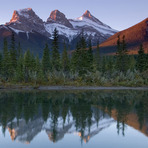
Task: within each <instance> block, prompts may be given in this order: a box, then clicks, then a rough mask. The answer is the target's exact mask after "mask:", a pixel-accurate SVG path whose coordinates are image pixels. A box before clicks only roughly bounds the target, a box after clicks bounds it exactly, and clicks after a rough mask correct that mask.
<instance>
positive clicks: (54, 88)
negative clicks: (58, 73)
mask: <svg viewBox="0 0 148 148" xmlns="http://www.w3.org/2000/svg"><path fill="white" fill-rule="evenodd" d="M0 90H39V91H43V90H148V86H139V87H126V86H25V85H10V86H0Z"/></svg>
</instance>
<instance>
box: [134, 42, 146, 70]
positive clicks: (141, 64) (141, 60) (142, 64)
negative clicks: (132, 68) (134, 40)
mask: <svg viewBox="0 0 148 148" xmlns="http://www.w3.org/2000/svg"><path fill="white" fill-rule="evenodd" d="M136 65H137V69H138V70H139V71H140V72H142V71H144V70H145V69H146V55H145V53H144V49H143V45H142V44H141V45H140V48H139V51H138V58H137V64H136Z"/></svg>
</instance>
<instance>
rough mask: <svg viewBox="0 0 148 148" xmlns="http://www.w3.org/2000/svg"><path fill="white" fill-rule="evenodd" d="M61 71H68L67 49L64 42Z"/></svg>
mask: <svg viewBox="0 0 148 148" xmlns="http://www.w3.org/2000/svg"><path fill="white" fill-rule="evenodd" d="M62 69H63V71H64V72H68V71H69V58H68V53H67V47H66V44H65V42H64V50H63V53H62Z"/></svg>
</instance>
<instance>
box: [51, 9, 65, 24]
mask: <svg viewBox="0 0 148 148" xmlns="http://www.w3.org/2000/svg"><path fill="white" fill-rule="evenodd" d="M61 18H65V15H64V14H63V13H62V12H60V11H59V10H54V11H52V12H51V14H50V17H49V19H52V20H54V21H58V20H60V19H61Z"/></svg>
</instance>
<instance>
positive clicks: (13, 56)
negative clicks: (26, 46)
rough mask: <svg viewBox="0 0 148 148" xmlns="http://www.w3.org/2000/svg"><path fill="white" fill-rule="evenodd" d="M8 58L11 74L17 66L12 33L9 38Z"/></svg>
mask: <svg viewBox="0 0 148 148" xmlns="http://www.w3.org/2000/svg"><path fill="white" fill-rule="evenodd" d="M10 58H11V71H12V73H13V72H14V70H15V69H16V66H17V53H16V49H15V36H14V33H13V32H12V36H11V46H10Z"/></svg>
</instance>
